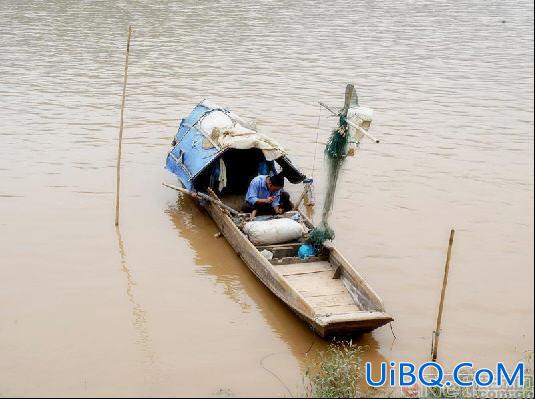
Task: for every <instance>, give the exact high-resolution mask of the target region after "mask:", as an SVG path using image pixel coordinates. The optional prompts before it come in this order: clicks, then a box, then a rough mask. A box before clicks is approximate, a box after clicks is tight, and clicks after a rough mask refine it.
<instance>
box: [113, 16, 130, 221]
mask: <svg viewBox="0 0 535 399" xmlns="http://www.w3.org/2000/svg"><path fill="white" fill-rule="evenodd" d="M131 36H132V25H130V26H129V27H128V39H127V41H126V60H125V63H124V83H123V98H122V102H121V123H120V125H119V147H118V149H117V187H116V188H115V193H116V194H115V225H116V226H119V187H120V185H121V152H122V144H123V121H124V103H125V98H126V81H127V80H128V56H129V55H130V37H131Z"/></svg>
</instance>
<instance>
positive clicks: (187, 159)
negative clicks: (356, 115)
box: [166, 101, 393, 337]
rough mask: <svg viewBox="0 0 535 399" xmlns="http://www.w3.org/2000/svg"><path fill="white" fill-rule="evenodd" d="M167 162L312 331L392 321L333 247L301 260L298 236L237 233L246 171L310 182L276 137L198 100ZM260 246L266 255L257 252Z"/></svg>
mask: <svg viewBox="0 0 535 399" xmlns="http://www.w3.org/2000/svg"><path fill="white" fill-rule="evenodd" d="M166 167H167V169H169V170H170V171H171V172H173V173H174V174H175V175H177V176H178V178H179V181H180V183H181V186H182V187H180V188H178V189H179V191H182V192H186V193H189V194H191V195H193V196H194V197H196V198H199V200H200V202H201V205H202V206H204V207H205V208H206V209H207V211H208V213H209V215H210V216H211V217H212V219H213V220H214V222H215V223H216V224H217V226H218V227H219V229H220V231H221V233H222V234H223V235H224V237H225V238H226V239H227V241H228V242H229V243H230V245H231V246H232V248H233V249H234V250H235V251H236V253H237V254H238V255H239V256H240V257H241V258H242V259H243V261H244V262H245V264H246V265H247V266H248V267H249V269H250V270H251V271H252V272H253V273H254V274H255V275H256V276H257V277H258V279H259V280H260V281H262V283H264V285H265V286H266V287H267V288H269V289H270V290H271V292H272V293H273V294H275V295H276V296H277V297H278V298H279V299H280V300H282V301H283V302H284V303H285V304H286V305H287V306H288V307H289V308H290V309H291V310H292V311H294V312H295V313H296V314H297V315H298V316H299V317H300V318H302V319H303V320H304V321H305V322H306V323H307V324H308V325H309V326H310V327H311V328H312V329H313V330H314V331H315V332H316V333H317V334H319V335H320V336H322V337H329V336H333V335H339V334H344V335H346V334H354V333H361V332H369V331H371V330H373V329H375V328H377V327H380V326H382V325H384V324H386V323H388V322H390V321H392V320H393V319H392V317H391V316H390V315H389V314H387V313H386V312H385V309H384V305H383V302H382V300H381V299H380V298H379V296H378V295H377V294H376V293H375V291H374V290H373V289H372V288H371V287H370V286H369V285H368V284H367V283H366V281H365V280H364V279H363V278H362V277H361V276H360V274H359V273H358V272H357V271H356V270H355V268H353V266H352V265H351V264H350V263H349V262H348V261H347V260H346V259H345V258H344V257H343V256H342V255H341V254H340V252H339V251H338V250H337V249H336V248H334V247H333V246H329V245H323V246H322V247H321V248H318V250H317V253H316V255H315V256H309V257H306V258H304V259H302V258H300V257H299V256H298V249H299V247H300V246H301V245H302V244H303V243H304V242H305V237H301V238H298V239H295V240H293V241H289V242H284V243H279V244H273V245H255V244H253V242H251V241H250V240H249V237H248V236H247V235H246V234H245V233H244V232H243V224H244V218H245V216H246V215H243V214H241V213H240V207H241V206H240V205H241V204H242V203H243V200H244V196H245V191H246V190H247V186H248V184H249V182H250V181H251V179H252V178H253V177H255V176H256V175H258V174H260V173H263V174H268V173H270V172H276V173H283V174H284V176H285V177H286V178H287V179H288V180H289V181H290V182H291V183H294V184H297V183H301V182H303V181H305V182H306V184H310V181H309V180H307V179H306V176H305V175H303V174H302V173H301V172H300V171H299V170H298V169H297V168H296V167H295V166H294V165H293V164H292V163H291V162H290V160H289V159H288V157H287V156H286V153H285V152H284V150H283V149H282V148H281V147H280V146H279V145H278V144H277V143H276V142H275V141H273V140H271V139H269V138H268V137H266V136H264V135H262V134H259V133H258V132H256V130H255V129H254V128H252V127H251V126H250V125H249V124H248V123H247V122H246V121H244V120H243V119H241V118H239V117H238V116H237V115H235V114H233V113H232V112H230V111H228V110H226V109H224V108H221V107H218V106H216V105H213V104H211V103H209V102H207V101H203V102H201V103H200V104H198V105H197V106H196V107H195V108H194V110H193V111H192V112H191V114H190V115H188V116H187V117H186V118H184V119H183V120H182V121H181V123H180V127H179V129H178V132H177V134H176V136H175V138H174V140H173V144H172V149H171V150H170V152H169V154H168V157H167V161H166ZM259 172H260V173H259ZM168 186H170V185H168ZM171 187H172V186H171ZM293 218H294V219H298V220H299V221H300V223H301V224H302V225H303V227H304V229H305V230H306V229H312V228H313V227H314V226H313V225H312V223H311V221H310V220H309V219H308V218H307V217H306V215H305V214H304V213H302V212H301V211H297V215H296V214H295V213H294V214H293ZM266 251H268V252H267V253H270V254H271V258H270V259H268V258H267V257H266V256H264V255H263V254H262V253H266ZM261 252H262V253H261Z"/></svg>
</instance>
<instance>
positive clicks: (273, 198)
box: [243, 174, 292, 215]
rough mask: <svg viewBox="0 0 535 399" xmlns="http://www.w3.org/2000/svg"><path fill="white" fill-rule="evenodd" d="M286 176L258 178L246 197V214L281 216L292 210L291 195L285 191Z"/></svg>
mask: <svg viewBox="0 0 535 399" xmlns="http://www.w3.org/2000/svg"><path fill="white" fill-rule="evenodd" d="M283 187H284V176H282V175H281V174H277V175H273V176H266V175H260V176H256V177H255V178H254V179H253V180H252V181H251V183H250V184H249V188H248V189H247V194H246V195H245V206H244V207H243V211H244V212H252V213H253V214H255V215H256V214H258V215H273V214H281V213H284V212H286V211H289V210H290V209H291V208H292V203H291V202H290V195H289V194H288V193H287V192H286V191H283V190H282V188H283Z"/></svg>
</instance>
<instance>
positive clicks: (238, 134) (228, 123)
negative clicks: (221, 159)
mask: <svg viewBox="0 0 535 399" xmlns="http://www.w3.org/2000/svg"><path fill="white" fill-rule="evenodd" d="M248 125H249V124H248V123H247V122H245V121H244V120H242V119H241V118H240V117H238V116H237V115H235V114H233V113H232V112H224V111H222V110H219V109H216V110H214V111H211V112H209V113H207V114H206V115H205V116H204V117H203V118H202V119H201V120H200V130H202V131H203V133H204V134H205V135H206V136H207V137H209V138H210V140H211V141H212V143H213V144H216V145H217V146H218V147H219V148H220V149H221V150H223V149H226V148H236V149H240V150H246V149H249V148H258V149H259V150H262V152H263V153H264V156H265V157H266V159H267V160H268V161H273V160H275V159H277V158H279V157H281V156H283V155H285V154H286V152H285V151H284V149H283V148H282V147H281V146H280V145H279V144H278V143H277V142H276V141H275V140H273V139H270V138H269V137H267V136H265V135H263V134H261V133H258V132H257V131H256V130H254V129H252V128H251V127H248ZM212 143H210V141H208V142H207V143H205V144H206V145H208V146H210V145H212Z"/></svg>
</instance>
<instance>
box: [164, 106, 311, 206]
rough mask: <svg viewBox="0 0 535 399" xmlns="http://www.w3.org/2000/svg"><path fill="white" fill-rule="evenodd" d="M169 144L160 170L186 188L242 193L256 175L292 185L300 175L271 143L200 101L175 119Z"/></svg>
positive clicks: (227, 113)
mask: <svg viewBox="0 0 535 399" xmlns="http://www.w3.org/2000/svg"><path fill="white" fill-rule="evenodd" d="M172 145H173V148H172V149H171V151H170V152H169V154H168V156H167V160H166V168H167V169H168V170H169V171H171V172H172V173H174V174H175V175H176V176H177V177H178V178H179V179H180V181H181V183H182V185H183V186H184V188H185V189H187V190H188V191H201V192H206V190H207V188H208V187H210V188H212V189H213V190H214V191H215V192H216V193H218V194H222V195H223V196H228V195H244V194H245V192H246V191H247V187H248V186H249V183H250V182H251V180H252V179H253V178H254V177H255V176H257V175H259V174H265V175H269V174H274V173H282V174H283V175H284V177H285V178H286V179H287V180H288V181H290V182H291V183H293V184H297V183H301V182H302V181H303V180H305V179H306V176H305V175H304V174H302V173H301V172H300V171H299V170H298V169H297V168H296V167H295V166H294V165H293V164H292V163H291V161H290V160H289V158H288V157H287V156H286V152H285V151H284V149H283V148H282V147H281V146H280V145H279V144H278V143H277V142H275V141H274V140H272V139H271V138H269V137H267V136H265V135H263V134H261V133H258V132H257V131H256V129H255V128H254V127H253V126H251V124H250V123H248V122H247V121H245V120H243V119H242V118H240V117H239V116H237V115H235V114H234V113H232V112H231V111H229V110H227V109H224V108H221V107H218V106H217V105H214V104H211V103H209V102H208V101H206V100H204V101H202V102H201V103H199V104H198V105H197V106H196V107H195V108H194V109H193V111H192V112H191V113H190V114H189V115H188V116H186V117H185V118H184V119H182V120H181V122H180V126H179V128H178V132H177V133H176V135H175V138H174V140H173V143H172Z"/></svg>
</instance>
